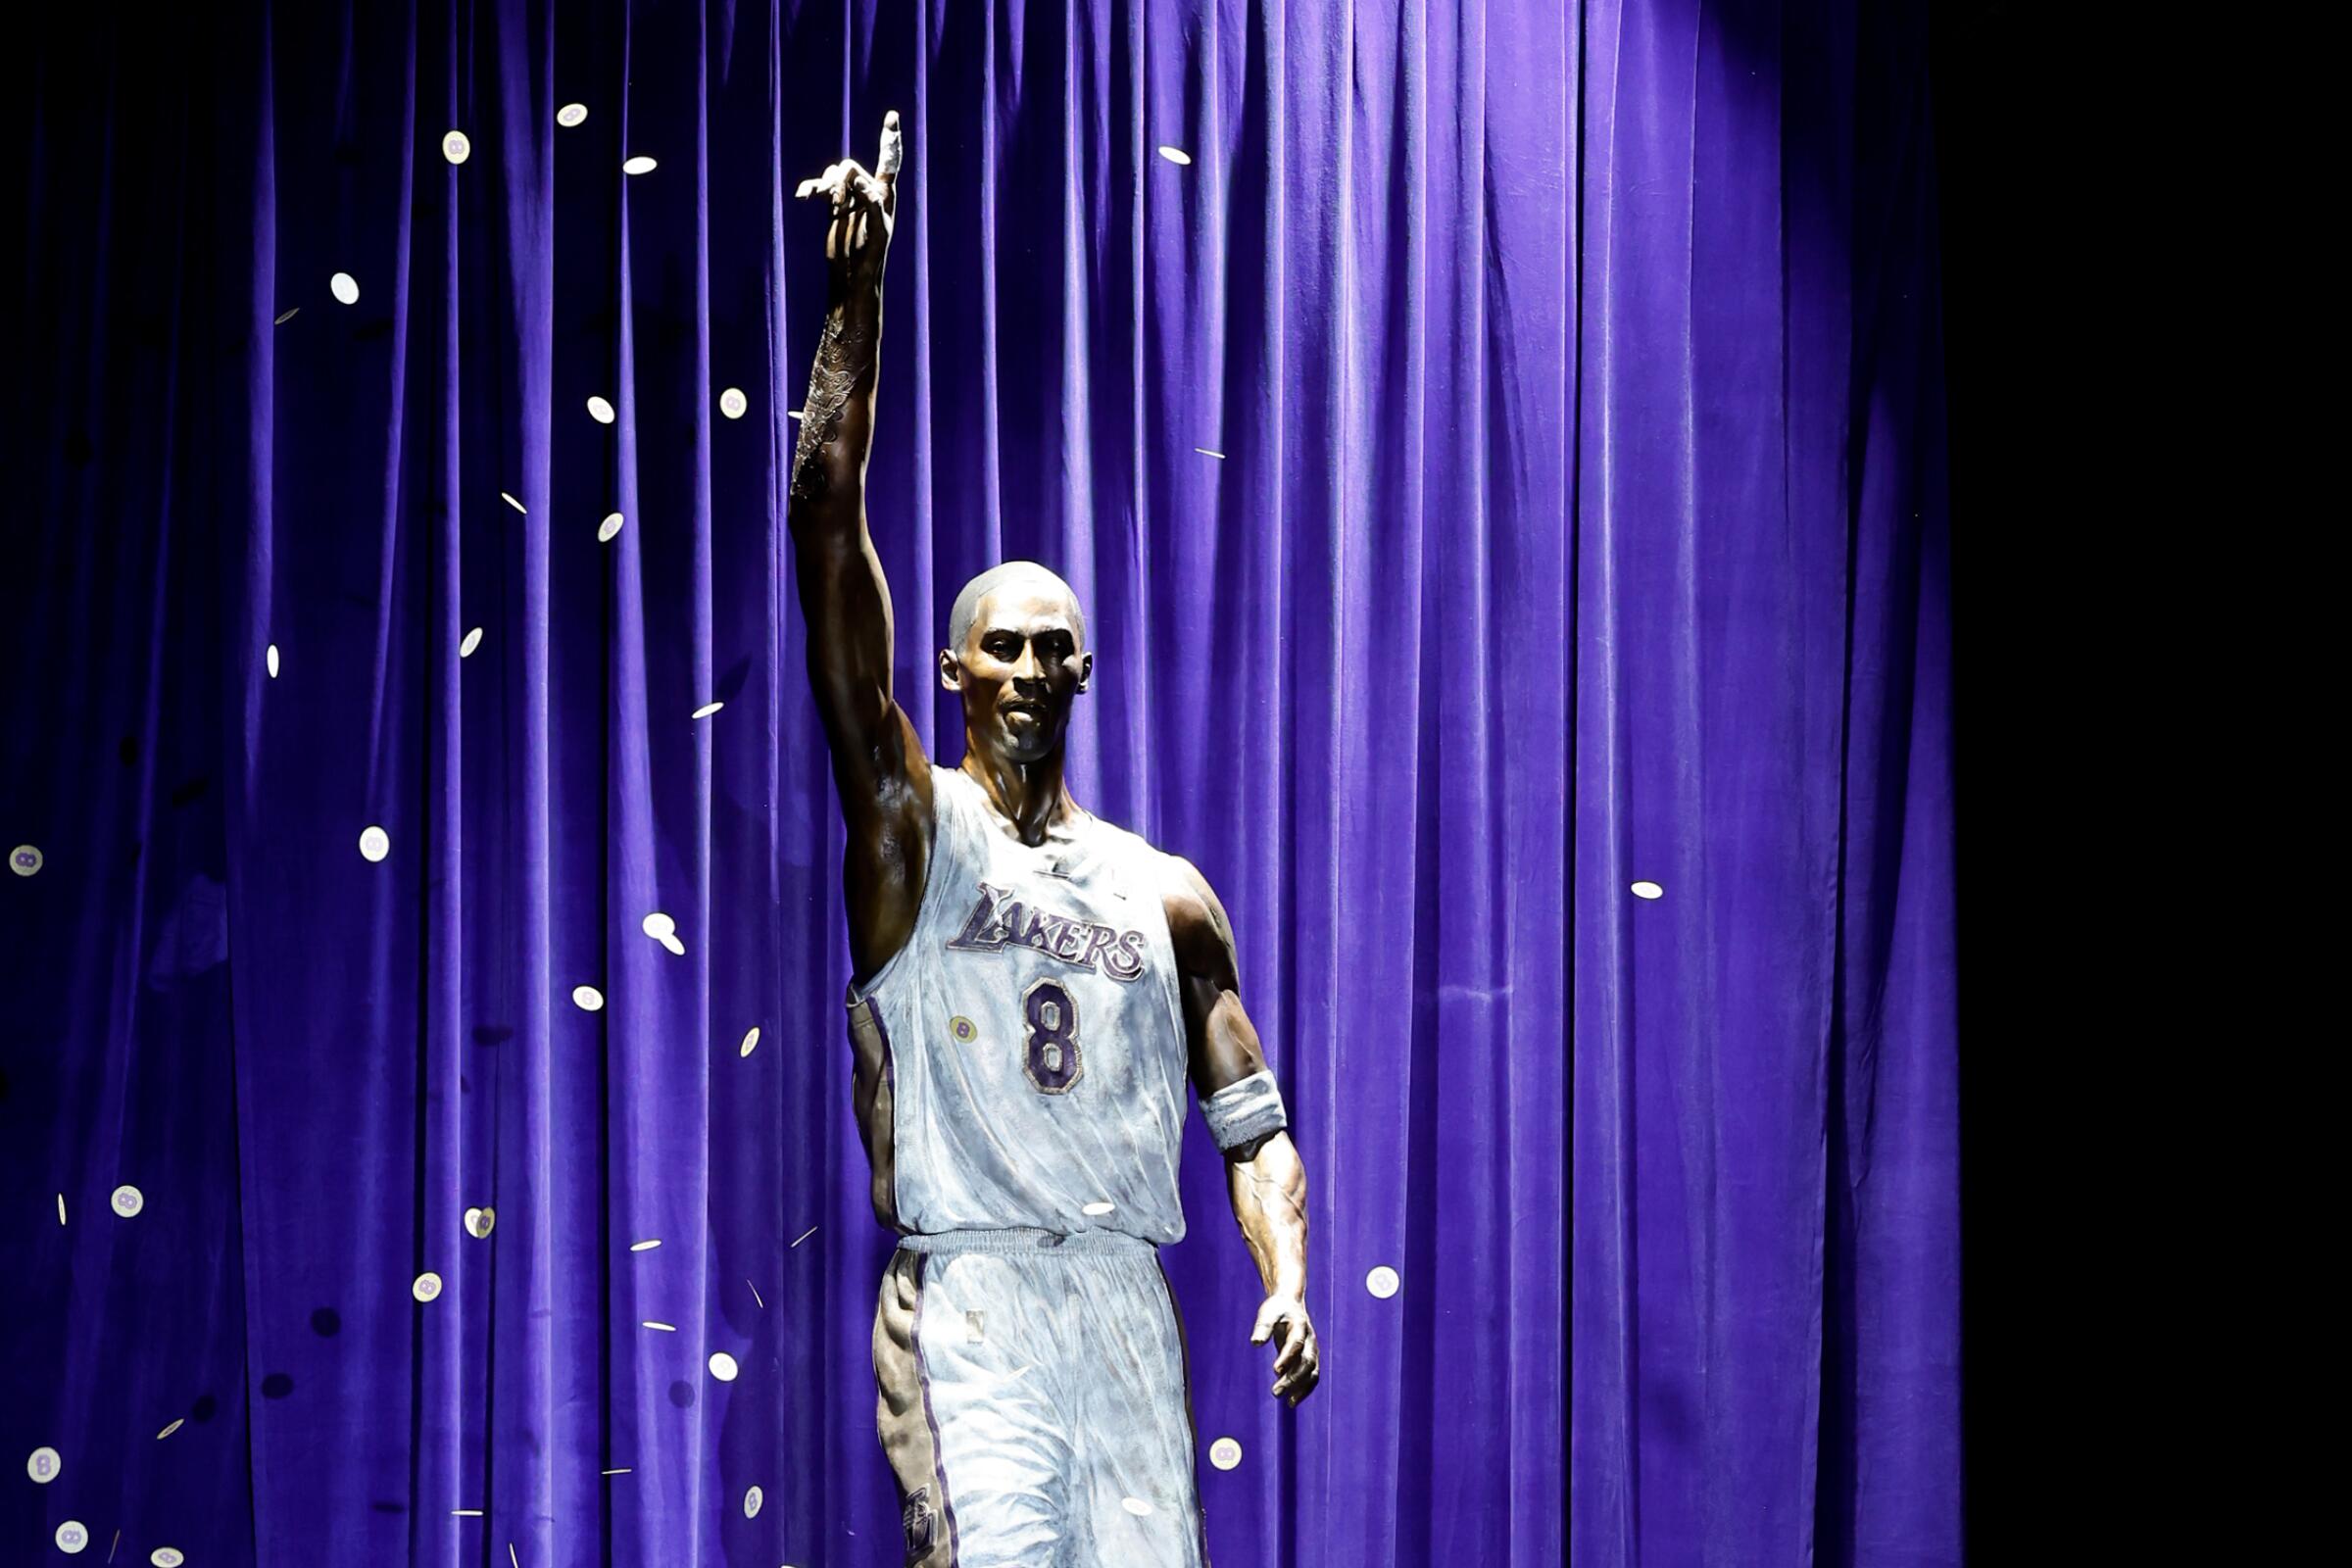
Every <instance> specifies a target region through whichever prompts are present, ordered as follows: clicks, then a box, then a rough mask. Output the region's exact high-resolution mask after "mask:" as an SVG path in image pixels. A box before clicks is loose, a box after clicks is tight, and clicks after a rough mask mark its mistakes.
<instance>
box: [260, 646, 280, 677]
mask: <svg viewBox="0 0 2352 1568" xmlns="http://www.w3.org/2000/svg"><path fill="white" fill-rule="evenodd" d="M262 661H263V662H264V663H267V664H268V665H269V666H270V679H271V680H275V679H277V644H275V643H271V644H270V647H269V650H268V651H267V652H266V653H264V654H263V656H262Z"/></svg>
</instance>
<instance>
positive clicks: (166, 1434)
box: [155, 1415, 188, 1443]
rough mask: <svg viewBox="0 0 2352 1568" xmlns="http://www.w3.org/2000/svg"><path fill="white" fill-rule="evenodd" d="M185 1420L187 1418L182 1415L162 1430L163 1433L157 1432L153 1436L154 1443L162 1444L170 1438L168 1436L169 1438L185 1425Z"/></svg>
mask: <svg viewBox="0 0 2352 1568" xmlns="http://www.w3.org/2000/svg"><path fill="white" fill-rule="evenodd" d="M187 1419H188V1418H187V1417H186V1416H184V1415H183V1416H181V1417H180V1418H179V1419H178V1420H177V1421H174V1422H172V1424H171V1425H170V1426H168V1427H166V1428H164V1430H163V1431H161V1432H158V1433H157V1434H156V1435H155V1441H156V1442H158V1443H161V1442H163V1441H164V1440H165V1439H166V1438H168V1437H170V1436H171V1435H172V1433H174V1432H177V1431H178V1430H179V1429H180V1428H181V1427H182V1426H184V1425H186V1424H187Z"/></svg>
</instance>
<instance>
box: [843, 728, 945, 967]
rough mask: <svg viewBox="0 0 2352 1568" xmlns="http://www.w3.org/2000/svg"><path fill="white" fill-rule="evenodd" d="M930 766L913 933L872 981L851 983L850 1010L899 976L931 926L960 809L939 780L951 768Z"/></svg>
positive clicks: (887, 960)
mask: <svg viewBox="0 0 2352 1568" xmlns="http://www.w3.org/2000/svg"><path fill="white" fill-rule="evenodd" d="M929 765H930V768H931V858H930V859H929V860H928V861H927V862H925V864H924V866H923V896H922V899H921V900H920V901H919V902H918V903H917V904H916V905H915V907H914V929H913V930H911V931H909V932H907V941H906V943H905V944H904V945H903V946H901V947H900V949H899V951H898V952H896V953H894V954H892V955H891V956H889V957H888V958H887V959H885V960H884V961H883V964H882V967H881V968H879V969H876V970H875V971H874V974H873V978H872V979H870V980H868V981H866V982H865V984H863V985H859V984H858V982H857V981H855V980H852V981H851V982H850V984H849V988H848V991H849V995H848V999H847V1000H848V1003H849V1005H851V1006H853V1007H855V1006H856V1005H858V1004H859V1003H860V1002H863V1001H865V1000H866V999H867V998H868V997H871V996H873V995H874V994H875V993H876V992H878V991H880V990H881V989H882V988H883V986H885V985H887V984H888V983H889V981H890V977H891V976H892V975H894V974H896V973H898V970H899V965H900V964H901V963H902V962H904V961H905V959H906V957H907V953H908V952H909V951H910V950H911V949H912V948H913V947H914V945H915V944H916V943H917V942H920V941H921V940H922V939H923V934H924V932H925V931H926V930H927V929H928V928H929V925H930V921H931V906H932V904H933V902H934V897H935V895H936V894H937V893H938V891H939V887H940V882H941V877H940V874H939V872H940V860H941V858H942V857H943V855H946V854H947V853H949V851H950V840H951V839H952V837H953V836H954V835H955V833H956V825H955V823H956V816H957V812H958V808H957V806H956V804H955V800H954V796H955V790H956V786H955V784H954V783H953V782H952V781H950V780H948V779H946V778H944V777H943V776H942V775H944V774H948V773H953V772H955V771H956V769H955V768H952V767H942V766H940V765H939V764H938V763H937V762H933V763H930V764H929Z"/></svg>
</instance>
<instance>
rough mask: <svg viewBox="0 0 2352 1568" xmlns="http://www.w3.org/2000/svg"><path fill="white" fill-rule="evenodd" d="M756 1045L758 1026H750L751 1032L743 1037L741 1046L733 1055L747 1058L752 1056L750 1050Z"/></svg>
mask: <svg viewBox="0 0 2352 1568" xmlns="http://www.w3.org/2000/svg"><path fill="white" fill-rule="evenodd" d="M758 1044H760V1026H759V1025H758V1024H754V1025H752V1028H751V1032H750V1033H749V1034H747V1035H745V1036H744V1037H743V1044H742V1045H741V1046H740V1047H738V1048H737V1050H736V1052H735V1054H737V1055H738V1056H748V1055H750V1054H752V1048H753V1047H754V1046H757V1045H758Z"/></svg>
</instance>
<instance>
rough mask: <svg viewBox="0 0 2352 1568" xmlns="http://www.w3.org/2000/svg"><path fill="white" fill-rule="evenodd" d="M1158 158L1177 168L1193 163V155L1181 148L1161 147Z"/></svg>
mask: <svg viewBox="0 0 2352 1568" xmlns="http://www.w3.org/2000/svg"><path fill="white" fill-rule="evenodd" d="M1159 156H1160V157H1162V158H1165V159H1166V160H1167V161H1168V162H1169V163H1171V164H1174V165H1176V166H1178V167H1179V168H1181V167H1183V166H1184V165H1186V164H1189V163H1191V162H1192V161H1193V155H1192V154H1191V153H1188V152H1186V151H1185V150H1184V149H1183V148H1181V147H1162V148H1161V149H1160V150H1159Z"/></svg>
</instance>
